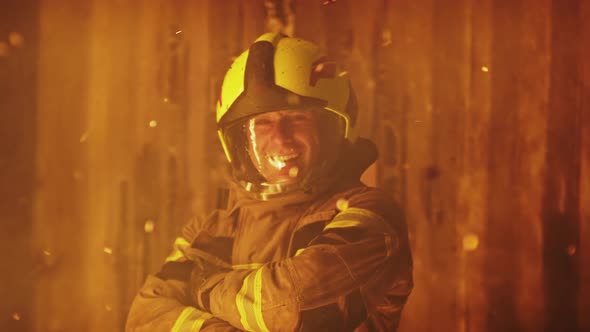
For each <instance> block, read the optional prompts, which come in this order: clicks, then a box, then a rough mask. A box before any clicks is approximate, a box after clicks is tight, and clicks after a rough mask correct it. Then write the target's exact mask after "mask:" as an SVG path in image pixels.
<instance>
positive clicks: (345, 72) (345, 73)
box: [338, 71, 348, 77]
mask: <svg viewBox="0 0 590 332" xmlns="http://www.w3.org/2000/svg"><path fill="white" fill-rule="evenodd" d="M346 75H348V72H347V71H341V72H340V73H338V77H343V76H346Z"/></svg>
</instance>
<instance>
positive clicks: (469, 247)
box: [463, 234, 479, 251]
mask: <svg viewBox="0 0 590 332" xmlns="http://www.w3.org/2000/svg"><path fill="white" fill-rule="evenodd" d="M478 246H479V237H478V236H477V235H475V234H467V235H465V236H464V237H463V250H465V251H474V250H475V249H477V247H478Z"/></svg>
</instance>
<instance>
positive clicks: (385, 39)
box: [381, 29, 391, 47]
mask: <svg viewBox="0 0 590 332" xmlns="http://www.w3.org/2000/svg"><path fill="white" fill-rule="evenodd" d="M389 45H391V30H389V29H385V30H383V31H382V32H381V46H384V47H385V46H389Z"/></svg>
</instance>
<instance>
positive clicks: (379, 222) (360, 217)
mask: <svg viewBox="0 0 590 332" xmlns="http://www.w3.org/2000/svg"><path fill="white" fill-rule="evenodd" d="M351 227H363V228H373V229H376V230H379V231H382V232H384V233H390V232H393V229H392V227H391V225H389V223H388V222H387V221H386V220H385V219H383V217H381V216H380V215H378V214H376V213H375V212H373V211H371V210H366V209H361V208H347V209H345V210H344V211H342V212H340V213H338V214H337V215H336V216H335V217H334V219H332V221H330V222H329V223H328V224H327V225H326V227H324V230H327V229H331V228H351Z"/></svg>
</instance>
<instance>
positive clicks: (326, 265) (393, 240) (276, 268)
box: [192, 201, 408, 331]
mask: <svg viewBox="0 0 590 332" xmlns="http://www.w3.org/2000/svg"><path fill="white" fill-rule="evenodd" d="M366 203H368V204H363V202H362V201H361V202H359V204H357V205H355V206H353V207H351V208H347V209H345V210H344V211H342V212H340V213H339V214H337V215H336V216H335V217H334V218H333V219H332V220H331V221H329V222H328V223H327V224H326V226H325V227H324V229H323V231H322V233H321V234H320V235H319V236H318V237H316V238H315V239H314V240H313V241H312V242H311V243H309V245H308V246H307V247H306V248H303V249H302V250H300V251H299V252H298V253H297V254H296V255H295V256H294V257H290V258H287V259H285V260H282V261H277V262H271V263H268V264H265V265H263V266H262V267H259V268H256V269H251V270H237V271H231V272H226V273H220V274H217V275H215V276H213V277H212V278H210V280H208V281H207V282H206V283H205V284H204V286H203V287H201V288H200V289H198V290H197V291H195V293H193V294H192V296H193V299H194V300H195V301H196V303H197V306H198V307H200V308H201V309H202V310H204V311H208V312H210V313H212V314H213V315H214V316H215V317H218V318H220V319H222V320H224V321H227V322H229V323H231V324H232V325H233V326H236V327H239V328H241V329H244V330H248V331H293V330H297V329H298V328H300V327H301V325H302V321H303V319H302V318H303V317H304V313H305V312H309V311H311V310H314V309H318V308H322V307H325V306H328V305H331V304H334V303H336V302H337V301H338V299H339V298H342V297H343V296H346V295H348V294H351V293H353V292H355V291H358V290H359V289H361V288H362V287H363V286H365V285H368V284H380V283H384V284H392V283H395V282H408V280H395V279H396V275H395V274H396V273H395V271H398V270H399V268H398V267H396V265H400V264H406V263H407V260H406V259H399V255H398V253H400V246H401V245H406V244H407V232H406V230H405V224H403V220H401V221H400V220H392V219H398V218H399V217H400V215H399V214H396V213H394V212H392V211H393V210H391V209H387V208H379V204H374V202H371V201H367V202H366ZM404 251H405V250H404ZM303 325H304V324H303Z"/></svg>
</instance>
